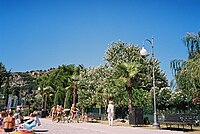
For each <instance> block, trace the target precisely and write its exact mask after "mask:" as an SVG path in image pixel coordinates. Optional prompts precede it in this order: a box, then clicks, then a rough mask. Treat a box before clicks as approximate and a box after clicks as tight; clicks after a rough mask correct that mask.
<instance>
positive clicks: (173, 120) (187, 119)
mask: <svg viewBox="0 0 200 134" xmlns="http://www.w3.org/2000/svg"><path fill="white" fill-rule="evenodd" d="M196 119H197V115H196V114H165V115H164V117H163V119H161V120H160V121H159V123H160V124H166V125H167V128H168V125H170V129H171V125H178V128H179V125H182V126H183V131H184V126H185V125H187V126H188V125H189V126H190V127H191V130H192V126H193V125H194V124H195V121H196Z"/></svg>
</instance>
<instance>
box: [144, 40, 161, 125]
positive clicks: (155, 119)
mask: <svg viewBox="0 0 200 134" xmlns="http://www.w3.org/2000/svg"><path fill="white" fill-rule="evenodd" d="M146 41H147V42H149V43H150V44H151V46H152V53H151V54H152V73H153V74H152V75H153V76H152V77H153V106H154V123H153V126H154V127H156V128H159V124H158V123H157V112H156V91H155V90H156V85H155V70H154V68H155V64H154V62H155V61H154V38H153V36H152V39H151V40H149V39H145V40H144V41H143V43H142V49H141V50H140V54H141V55H147V54H148V52H147V50H146V49H145V48H144V43H145V42H146Z"/></svg>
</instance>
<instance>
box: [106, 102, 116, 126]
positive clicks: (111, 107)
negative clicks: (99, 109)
mask: <svg viewBox="0 0 200 134" xmlns="http://www.w3.org/2000/svg"><path fill="white" fill-rule="evenodd" d="M107 113H108V123H109V126H112V125H113V118H114V105H113V102H112V101H109V104H108V108H107Z"/></svg>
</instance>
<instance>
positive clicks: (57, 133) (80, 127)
mask: <svg viewBox="0 0 200 134" xmlns="http://www.w3.org/2000/svg"><path fill="white" fill-rule="evenodd" d="M41 122H42V125H41V126H38V127H37V128H36V129H48V130H49V131H48V132H47V133H48V134H183V132H179V131H170V130H154V129H147V128H141V127H127V126H108V125H105V124H99V123H85V122H84V123H56V122H54V123H53V122H51V120H49V119H41ZM47 133H46V134H47ZM39 134H45V133H39Z"/></svg>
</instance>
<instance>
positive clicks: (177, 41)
mask: <svg viewBox="0 0 200 134" xmlns="http://www.w3.org/2000/svg"><path fill="white" fill-rule="evenodd" d="M199 8H200V1H199V0H0V17H1V18H0V61H1V62H3V64H4V65H5V66H6V68H7V69H11V71H30V70H37V69H42V70H46V69H49V68H51V67H57V66H58V65H62V64H83V65H84V66H85V67H89V66H93V67H95V66H99V65H101V64H103V63H104V61H103V57H104V54H105V51H106V49H107V48H108V44H110V43H111V42H113V41H117V40H122V41H124V42H126V43H130V42H132V43H133V44H135V45H139V46H142V41H143V40H144V39H146V38H148V39H151V36H152V35H154V39H155V40H154V43H155V57H156V58H158V59H159V61H160V62H161V64H160V65H161V69H162V70H163V71H164V72H166V74H167V78H168V79H169V80H171V79H172V78H173V77H172V74H171V70H170V67H169V65H170V61H171V60H173V59H176V58H183V59H187V49H186V47H185V46H184V43H183V41H182V38H183V37H184V36H185V35H186V33H187V32H194V33H197V32H198V31H200V15H199ZM145 46H146V49H147V50H148V51H151V46H150V44H148V43H146V45H145Z"/></svg>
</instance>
